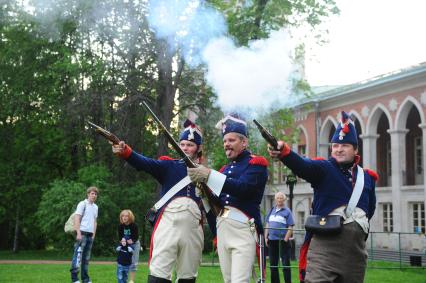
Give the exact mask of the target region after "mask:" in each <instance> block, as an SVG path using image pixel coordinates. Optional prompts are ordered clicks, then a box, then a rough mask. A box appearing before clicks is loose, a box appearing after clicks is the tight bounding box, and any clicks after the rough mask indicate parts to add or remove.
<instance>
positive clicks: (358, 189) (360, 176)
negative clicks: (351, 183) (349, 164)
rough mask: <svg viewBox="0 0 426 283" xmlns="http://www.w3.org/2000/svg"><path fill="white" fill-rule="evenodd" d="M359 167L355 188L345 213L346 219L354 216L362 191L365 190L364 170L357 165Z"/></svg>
mask: <svg viewBox="0 0 426 283" xmlns="http://www.w3.org/2000/svg"><path fill="white" fill-rule="evenodd" d="M357 167H358V173H357V175H356V183H355V187H354V190H353V192H352V195H351V199H350V200H349V203H348V206H347V207H346V211H345V214H346V217H348V218H349V217H350V216H351V215H352V212H353V211H354V209H355V207H356V205H357V204H358V201H359V198H360V197H361V193H362V189H363V188H364V170H362V168H361V167H360V166H359V165H357Z"/></svg>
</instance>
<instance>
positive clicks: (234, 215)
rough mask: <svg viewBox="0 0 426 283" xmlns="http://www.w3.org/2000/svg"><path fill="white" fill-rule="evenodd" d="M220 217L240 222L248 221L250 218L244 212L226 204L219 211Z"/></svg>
mask: <svg viewBox="0 0 426 283" xmlns="http://www.w3.org/2000/svg"><path fill="white" fill-rule="evenodd" d="M220 217H222V218H229V219H232V220H235V221H238V222H241V223H250V219H249V218H248V217H247V215H245V214H244V212H242V211H240V210H239V209H237V208H235V207H231V206H226V207H225V208H223V209H222V211H221V212H220Z"/></svg>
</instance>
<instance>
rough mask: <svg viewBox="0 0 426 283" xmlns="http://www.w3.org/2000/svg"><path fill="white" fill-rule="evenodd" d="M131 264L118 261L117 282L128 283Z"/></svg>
mask: <svg viewBox="0 0 426 283" xmlns="http://www.w3.org/2000/svg"><path fill="white" fill-rule="evenodd" d="M129 268H130V265H121V264H119V263H117V282H118V283H127V277H128V275H129Z"/></svg>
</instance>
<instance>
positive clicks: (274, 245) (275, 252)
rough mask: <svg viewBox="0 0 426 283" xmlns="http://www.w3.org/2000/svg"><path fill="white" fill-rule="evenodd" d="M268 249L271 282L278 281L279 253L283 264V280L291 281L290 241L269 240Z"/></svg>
mask: <svg viewBox="0 0 426 283" xmlns="http://www.w3.org/2000/svg"><path fill="white" fill-rule="evenodd" d="M268 251H269V264H270V268H271V283H279V282H280V276H279V273H278V264H279V258H280V254H281V262H282V265H283V273H284V281H285V283H291V268H290V257H291V243H290V241H288V242H285V241H284V240H269V241H268Z"/></svg>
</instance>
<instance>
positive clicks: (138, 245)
mask: <svg viewBox="0 0 426 283" xmlns="http://www.w3.org/2000/svg"><path fill="white" fill-rule="evenodd" d="M130 246H131V247H132V249H133V255H132V264H131V265H130V269H129V270H130V271H131V272H135V271H136V270H137V266H138V263H139V252H140V250H141V243H140V242H139V241H136V242H135V243H133V244H131V245H130Z"/></svg>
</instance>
